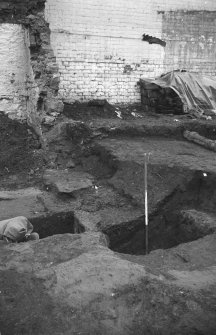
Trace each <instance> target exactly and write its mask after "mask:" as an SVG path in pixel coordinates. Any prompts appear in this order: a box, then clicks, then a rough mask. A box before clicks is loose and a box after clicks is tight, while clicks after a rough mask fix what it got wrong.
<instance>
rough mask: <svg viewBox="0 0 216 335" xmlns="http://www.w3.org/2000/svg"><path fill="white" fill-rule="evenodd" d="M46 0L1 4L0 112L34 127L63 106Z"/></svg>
mask: <svg viewBox="0 0 216 335" xmlns="http://www.w3.org/2000/svg"><path fill="white" fill-rule="evenodd" d="M44 9H45V0H19V1H17V0H1V1H0V111H3V112H4V113H7V114H8V115H9V116H10V117H13V118H21V119H27V121H28V123H29V125H32V126H33V128H35V127H36V128H37V126H40V124H41V122H42V121H43V119H44V118H45V117H47V115H51V116H49V117H50V118H52V117H54V116H55V115H56V114H58V113H59V112H60V111H61V110H62V107H63V104H62V102H61V99H60V97H59V95H58V88H59V72H58V66H57V64H56V58H55V56H54V54H53V51H52V48H51V46H50V30H49V26H48V23H47V22H46V21H45V15H44Z"/></svg>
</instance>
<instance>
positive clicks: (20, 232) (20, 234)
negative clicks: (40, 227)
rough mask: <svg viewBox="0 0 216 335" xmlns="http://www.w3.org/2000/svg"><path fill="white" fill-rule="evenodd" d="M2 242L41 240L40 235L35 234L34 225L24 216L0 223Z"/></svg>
mask: <svg viewBox="0 0 216 335" xmlns="http://www.w3.org/2000/svg"><path fill="white" fill-rule="evenodd" d="M0 240H3V241H6V242H7V243H16V242H17V243H18V242H27V241H32V240H39V235H38V233H33V225H32V224H31V222H29V220H28V219H27V218H26V217H24V216H17V217H15V218H12V219H7V220H3V221H0Z"/></svg>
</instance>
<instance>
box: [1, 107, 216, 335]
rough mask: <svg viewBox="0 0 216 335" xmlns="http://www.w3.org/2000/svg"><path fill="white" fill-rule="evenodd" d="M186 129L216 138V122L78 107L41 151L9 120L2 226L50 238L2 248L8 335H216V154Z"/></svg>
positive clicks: (51, 129) (4, 127)
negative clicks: (10, 221)
mask: <svg viewBox="0 0 216 335" xmlns="http://www.w3.org/2000/svg"><path fill="white" fill-rule="evenodd" d="M184 130H190V131H196V132H198V133H199V134H201V135H203V136H205V137H207V138H209V139H213V140H214V139H216V121H215V120H211V121H205V120H197V119H193V118H190V117H188V116H186V115H184V116H177V115H175V116H174V115H157V114H149V115H147V114H144V113H143V112H142V109H141V108H139V107H137V106H134V107H129V108H120V107H116V108H113V107H110V106H109V105H108V106H107V105H97V106H92V105H79V104H75V105H72V106H70V105H65V109H64V113H63V115H62V116H61V117H60V118H59V119H58V120H56V123H55V124H54V125H53V126H49V125H47V126H44V128H43V133H44V139H45V141H46V144H47V148H46V150H42V149H41V146H40V142H39V141H38V139H37V136H36V135H35V134H34V133H33V132H32V131H31V129H28V128H27V127H26V126H25V125H24V124H20V123H18V122H17V121H14V120H13V121H12V120H10V119H8V118H7V117H6V116H4V115H2V114H1V115H0V144H1V145H0V220H4V219H7V218H12V217H15V216H26V217H27V218H28V219H29V220H30V221H31V223H32V224H33V225H34V231H36V232H38V233H39V234H40V238H41V239H40V240H39V241H32V242H26V243H19V244H5V243H4V242H0V333H1V335H12V334H13V335H21V334H22V335H23V334H26V335H29V334H34V335H39V334H41V335H42V334H44V335H51V334H52V335H55V334H56V335H57V334H59V335H61V334H64V335H66V334H67V335H69V334H70V335H71V334H83V335H93V334H94V335H95V334H98V335H100V334H101V335H102V334H103V335H106V334H107V335H112V334H119V335H120V334H121V335H123V334H124V335H127V334H130V335H132V334H136V335H137V334H142V335H143V334H146V335H148V334H158V335H165V334H166V335H169V334H175V335H184V334H185V335H192V334H199V335H201V334H203V335H207V334H208V335H209V334H212V335H214V334H216V257H215V255H216V233H215V232H216V207H215V203H216V153H215V152H213V151H210V150H207V149H205V148H203V147H201V146H199V145H196V144H194V143H191V142H188V141H187V140H185V139H184V137H183V135H182V134H183V132H184ZM145 153H150V158H149V162H148V204H149V254H147V255H146V254H145V249H146V245H145V206H144V157H145Z"/></svg>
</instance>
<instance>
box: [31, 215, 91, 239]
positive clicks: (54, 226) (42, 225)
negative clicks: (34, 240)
mask: <svg viewBox="0 0 216 335" xmlns="http://www.w3.org/2000/svg"><path fill="white" fill-rule="evenodd" d="M31 223H32V224H33V226H34V231H35V232H37V233H38V234H39V236H40V238H45V237H48V236H52V235H57V234H66V233H70V234H75V233H83V232H84V229H83V228H82V227H81V226H79V225H78V224H77V222H76V223H75V222H74V214H73V212H67V213H58V214H53V215H47V216H43V217H38V218H34V219H31Z"/></svg>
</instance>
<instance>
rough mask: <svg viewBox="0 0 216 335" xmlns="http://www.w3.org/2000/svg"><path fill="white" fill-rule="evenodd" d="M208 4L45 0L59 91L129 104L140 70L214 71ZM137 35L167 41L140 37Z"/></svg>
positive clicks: (213, 4) (215, 5)
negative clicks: (58, 77)
mask: <svg viewBox="0 0 216 335" xmlns="http://www.w3.org/2000/svg"><path fill="white" fill-rule="evenodd" d="M214 10H216V1H215V0H208V1H207V0H206V1H203V0H190V1H189V0H145V1H143V0H112V1H107V2H105V1H103V0H85V1H84V0H82V1H81V0H73V1H71V0H47V2H46V20H47V21H48V22H49V23H50V29H51V45H52V48H53V50H54V53H55V56H56V58H57V62H58V65H59V70H60V93H61V94H62V96H63V97H64V99H65V100H67V101H70V102H73V101H76V100H78V101H87V100H90V99H93V98H106V99H108V100H109V101H110V102H112V103H135V102H139V101H140V91H139V87H138V86H137V81H138V80H139V78H141V77H154V76H157V75H159V74H161V73H163V72H164V71H166V70H171V69H173V68H176V67H179V66H181V67H187V68H189V69H190V68H191V66H192V68H193V69H196V70H198V71H199V70H201V71H202V72H203V73H208V74H212V75H214V74H215V60H214V58H213V55H214V54H215V51H216V48H215V43H214V38H215V34H216V32H215V30H216V29H215V24H214V22H215V21H214V18H215V17H216V15H215V13H214ZM188 13H190V14H188ZM201 18H202V20H201ZM209 22H213V23H211V24H210V26H211V27H209V24H208V23H209ZM182 27H184V29H183V28H182ZM208 30H209V31H210V34H209V35H208ZM203 32H204V33H203ZM143 34H149V35H152V36H154V37H158V38H161V39H163V40H165V41H166V42H167V46H166V47H165V48H164V47H162V46H161V45H158V44H149V43H148V42H143V41H142V35H143ZM199 35H201V36H204V37H202V38H200V39H199ZM197 42H199V43H201V44H200V48H199V49H197V51H196V52H194V47H192V43H194V44H193V46H194V45H196V43H197ZM210 44H211V46H210ZM203 50H204V51H203ZM209 55H210V56H211V57H210V58H209ZM192 56H193V57H192ZM188 59H189V60H190V61H188ZM209 59H210V61H209Z"/></svg>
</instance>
